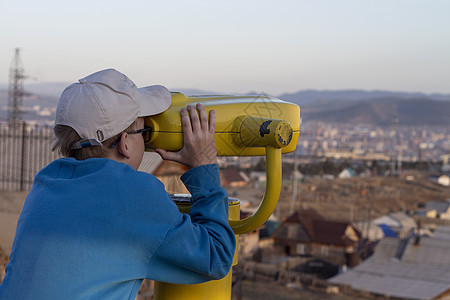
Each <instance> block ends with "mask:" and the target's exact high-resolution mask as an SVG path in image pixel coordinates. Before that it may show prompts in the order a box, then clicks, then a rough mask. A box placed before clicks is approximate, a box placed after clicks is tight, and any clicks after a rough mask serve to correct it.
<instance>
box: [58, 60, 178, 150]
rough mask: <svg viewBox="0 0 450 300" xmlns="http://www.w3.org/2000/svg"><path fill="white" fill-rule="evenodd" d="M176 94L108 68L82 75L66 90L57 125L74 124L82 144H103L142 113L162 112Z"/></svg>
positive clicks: (141, 115) (142, 115)
mask: <svg viewBox="0 0 450 300" xmlns="http://www.w3.org/2000/svg"><path fill="white" fill-rule="evenodd" d="M171 102H172V96H171V94H170V92H169V90H168V89H167V88H165V87H163V86H161V85H152V86H147V87H143V88H137V87H136V85H135V84H134V83H133V81H131V80H130V79H129V78H128V77H127V76H125V75H124V74H122V73H120V72H119V71H117V70H114V69H107V70H102V71H99V72H96V73H94V74H91V75H89V76H87V77H85V78H82V79H80V80H79V81H78V82H77V83H74V84H72V85H70V86H68V87H67V88H66V89H65V90H64V91H63V93H62V95H61V97H60V99H59V102H58V106H57V108H56V120H55V125H66V126H69V127H71V128H73V129H74V130H75V131H76V132H77V133H78V134H79V135H80V137H81V142H82V141H84V140H86V142H87V143H81V144H80V143H77V144H79V145H82V146H81V147H77V148H82V147H86V146H92V145H101V142H103V141H105V140H107V139H109V138H112V137H113V136H115V135H117V134H119V133H121V132H122V131H124V130H125V129H126V128H128V127H129V126H130V125H131V124H132V123H133V122H134V121H135V120H136V119H137V118H138V117H145V116H151V115H156V114H159V113H161V112H163V111H165V110H166V109H167V108H169V106H170V104H171Z"/></svg>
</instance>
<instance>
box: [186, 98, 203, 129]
mask: <svg viewBox="0 0 450 300" xmlns="http://www.w3.org/2000/svg"><path fill="white" fill-rule="evenodd" d="M188 110H189V114H190V115H191V126H192V131H193V132H195V131H198V130H200V128H201V127H200V120H199V118H198V113H197V109H196V108H195V107H194V106H192V105H188Z"/></svg>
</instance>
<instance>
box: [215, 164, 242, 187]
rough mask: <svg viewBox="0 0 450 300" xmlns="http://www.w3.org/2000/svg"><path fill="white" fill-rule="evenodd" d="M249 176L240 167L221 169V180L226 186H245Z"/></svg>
mask: <svg viewBox="0 0 450 300" xmlns="http://www.w3.org/2000/svg"><path fill="white" fill-rule="evenodd" d="M248 180H249V179H248V177H247V176H246V175H245V174H244V173H243V172H240V171H239V170H238V169H234V168H230V169H224V170H221V171H220V182H221V183H222V185H223V186H224V187H243V186H246V185H247V182H248Z"/></svg>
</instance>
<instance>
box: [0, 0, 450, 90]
mask: <svg viewBox="0 0 450 300" xmlns="http://www.w3.org/2000/svg"><path fill="white" fill-rule="evenodd" d="M449 16H450V1H446V0H370V1H369V0H340V1H338V0H329V1H326V0H324V1H322V0H314V1H313V0H310V1H302V0H277V1H265V0H259V1H250V0H248V1H246V0H239V1H235V0H228V1H214V0H212V1H206V0H205V1H200V0H196V1H150V0H142V1H135V0H127V1H123V0H122V1H116V0H100V1H95V0H89V1H88V0H78V1H71V2H67V1H61V0H58V1H49V0H41V1H32V0H28V1H23V0H14V1H11V0H8V1H7V0H0V28H1V29H0V84H1V83H6V84H7V83H8V74H9V68H10V67H11V63H12V60H13V57H14V49H15V48H20V54H21V61H22V65H23V67H24V69H25V72H26V74H27V75H29V76H30V77H29V79H27V81H26V82H25V84H27V83H30V84H33V83H41V82H69V83H70V82H75V81H76V80H78V79H80V78H82V77H84V76H86V75H88V74H91V73H93V72H96V71H98V70H101V69H105V68H115V69H117V70H119V71H121V72H123V73H125V74H126V75H128V77H130V78H131V79H132V80H133V81H134V82H135V83H136V84H137V85H138V86H145V85H151V84H163V85H165V86H167V87H168V88H169V89H171V90H176V89H177V88H190V89H201V90H206V91H215V92H226V93H246V92H250V91H251V92H258V93H267V94H272V95H279V94H282V93H294V92H296V91H299V90H306V89H318V90H341V89H363V90H389V91H406V92H423V93H444V94H448V93H450V17H449Z"/></svg>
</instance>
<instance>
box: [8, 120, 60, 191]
mask: <svg viewBox="0 0 450 300" xmlns="http://www.w3.org/2000/svg"><path fill="white" fill-rule="evenodd" d="M51 139H52V128H50V127H48V126H38V125H28V124H26V123H20V124H17V125H16V126H9V125H8V124H0V190H12V191H24V190H29V189H30V188H31V185H32V184H33V180H34V176H35V175H36V173H37V172H38V171H39V170H40V169H42V168H43V167H44V166H46V165H47V164H49V163H50V162H51V161H53V160H55V159H56V158H58V157H59V155H58V154H57V153H55V152H52V151H51V149H50V148H51Z"/></svg>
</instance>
